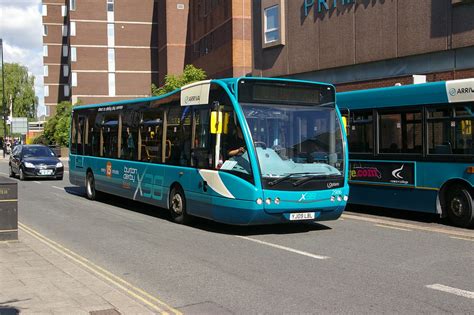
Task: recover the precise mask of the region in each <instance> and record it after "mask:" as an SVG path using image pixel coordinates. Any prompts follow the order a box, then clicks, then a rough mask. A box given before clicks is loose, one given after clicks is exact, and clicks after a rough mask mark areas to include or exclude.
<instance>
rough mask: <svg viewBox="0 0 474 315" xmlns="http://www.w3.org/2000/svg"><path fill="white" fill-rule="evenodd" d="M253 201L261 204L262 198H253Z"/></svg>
mask: <svg viewBox="0 0 474 315" xmlns="http://www.w3.org/2000/svg"><path fill="white" fill-rule="evenodd" d="M255 202H256V203H257V205H261V204H262V203H263V200H262V198H258V199H257V200H255Z"/></svg>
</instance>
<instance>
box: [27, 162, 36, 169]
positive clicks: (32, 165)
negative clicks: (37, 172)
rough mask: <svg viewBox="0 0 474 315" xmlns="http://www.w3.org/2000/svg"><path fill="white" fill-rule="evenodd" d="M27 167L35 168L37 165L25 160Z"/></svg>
mask: <svg viewBox="0 0 474 315" xmlns="http://www.w3.org/2000/svg"><path fill="white" fill-rule="evenodd" d="M25 167H27V168H35V165H34V164H33V163H30V162H25Z"/></svg>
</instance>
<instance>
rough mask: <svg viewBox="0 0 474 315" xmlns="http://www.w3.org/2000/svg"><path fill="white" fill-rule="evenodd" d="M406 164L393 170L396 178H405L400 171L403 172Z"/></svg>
mask: <svg viewBox="0 0 474 315" xmlns="http://www.w3.org/2000/svg"><path fill="white" fill-rule="evenodd" d="M404 166H405V164H403V165H402V167H400V168H397V169H396V170H394V171H393V172H392V176H393V177H395V178H396V179H403V176H401V175H400V173H401V172H402V170H403V167H404Z"/></svg>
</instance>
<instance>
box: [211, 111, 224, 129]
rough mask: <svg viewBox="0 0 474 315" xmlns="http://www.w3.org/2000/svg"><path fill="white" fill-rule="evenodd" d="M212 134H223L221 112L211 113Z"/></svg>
mask: <svg viewBox="0 0 474 315" xmlns="http://www.w3.org/2000/svg"><path fill="white" fill-rule="evenodd" d="M211 133H212V134H221V133H222V112H220V111H212V112H211Z"/></svg>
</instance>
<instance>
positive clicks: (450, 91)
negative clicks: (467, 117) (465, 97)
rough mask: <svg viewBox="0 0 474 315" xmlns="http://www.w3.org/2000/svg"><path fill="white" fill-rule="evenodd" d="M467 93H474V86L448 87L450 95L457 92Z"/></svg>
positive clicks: (454, 94)
mask: <svg viewBox="0 0 474 315" xmlns="http://www.w3.org/2000/svg"><path fill="white" fill-rule="evenodd" d="M469 93H474V88H472V87H466V88H459V89H455V88H452V89H449V95H451V96H456V95H458V94H469Z"/></svg>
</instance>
